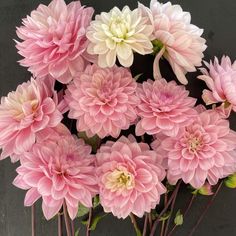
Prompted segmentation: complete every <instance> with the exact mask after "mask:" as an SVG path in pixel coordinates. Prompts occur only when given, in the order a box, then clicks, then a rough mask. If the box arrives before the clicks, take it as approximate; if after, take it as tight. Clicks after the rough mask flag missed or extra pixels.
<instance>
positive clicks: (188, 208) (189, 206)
mask: <svg viewBox="0 0 236 236" xmlns="http://www.w3.org/2000/svg"><path fill="white" fill-rule="evenodd" d="M195 198H196V195H195V194H192V197H191V198H190V201H189V203H188V205H187V208H186V209H185V211H184V214H183V218H185V216H186V215H187V214H188V211H189V210H190V208H191V206H192V205H193V201H194V199H195ZM176 227H177V225H174V227H173V228H172V229H171V231H170V232H169V234H168V236H171V235H172V234H173V233H174V231H175V229H176Z"/></svg>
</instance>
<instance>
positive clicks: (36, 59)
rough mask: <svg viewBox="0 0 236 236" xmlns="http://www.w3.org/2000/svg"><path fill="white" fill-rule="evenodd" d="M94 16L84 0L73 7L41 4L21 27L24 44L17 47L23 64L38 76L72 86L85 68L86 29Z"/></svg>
mask: <svg viewBox="0 0 236 236" xmlns="http://www.w3.org/2000/svg"><path fill="white" fill-rule="evenodd" d="M92 14H93V9H92V8H91V7H89V8H85V7H83V6H81V4H80V1H74V2H71V3H70V4H69V5H66V3H65V2H64V0H53V1H52V2H51V3H50V4H49V5H48V6H45V5H43V4H40V5H39V7H38V8H37V10H34V11H32V13H31V15H30V16H27V18H25V19H23V21H22V24H23V26H21V27H19V28H17V31H16V33H17V35H18V37H19V38H20V39H21V40H22V42H17V45H16V47H17V49H18V50H19V54H20V55H22V56H23V57H24V59H22V60H21V61H20V64H21V65H22V66H25V67H29V71H30V72H32V73H33V74H34V76H35V77H40V78H41V77H44V76H46V75H48V74H50V75H51V76H52V77H54V78H55V79H56V80H58V81H60V82H61V83H68V82H69V81H70V80H71V79H72V78H73V77H74V76H75V74H76V73H77V72H78V71H82V70H83V69H84V64H85V63H86V62H85V58H86V55H87V53H86V48H87V45H88V41H87V38H86V29H87V27H88V25H89V24H90V21H91V18H92Z"/></svg>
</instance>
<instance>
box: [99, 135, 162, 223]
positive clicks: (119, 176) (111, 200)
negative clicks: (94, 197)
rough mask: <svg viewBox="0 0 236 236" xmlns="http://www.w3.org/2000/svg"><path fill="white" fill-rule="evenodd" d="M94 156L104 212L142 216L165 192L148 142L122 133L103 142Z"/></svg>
mask: <svg viewBox="0 0 236 236" xmlns="http://www.w3.org/2000/svg"><path fill="white" fill-rule="evenodd" d="M96 157H97V176H98V185H99V194H100V195H99V196H100V201H101V205H102V206H103V208H104V211H105V212H112V214H113V215H114V216H117V217H118V218H126V217H127V216H128V215H129V214H130V213H133V214H135V215H136V216H138V217H142V216H143V215H144V213H145V212H150V211H151V209H154V208H155V207H156V205H157V204H158V203H159V201H160V195H161V194H163V193H165V192H166V189H165V187H164V186H163V184H162V183H161V181H162V180H163V179H164V178H165V171H164V169H163V168H162V167H161V165H160V164H159V163H160V160H159V157H158V156H157V154H156V152H155V151H151V150H150V148H149V146H148V144H145V143H137V142H136V140H135V139H134V137H132V136H131V137H129V138H126V137H124V136H122V137H121V138H120V139H118V140H117V141H116V142H112V141H108V142H107V143H106V144H104V145H102V146H101V148H100V150H99V151H98V153H97V154H96Z"/></svg>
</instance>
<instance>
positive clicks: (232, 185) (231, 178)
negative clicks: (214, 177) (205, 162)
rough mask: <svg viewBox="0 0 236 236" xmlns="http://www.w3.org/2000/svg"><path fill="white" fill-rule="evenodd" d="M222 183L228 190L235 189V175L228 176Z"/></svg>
mask: <svg viewBox="0 0 236 236" xmlns="http://www.w3.org/2000/svg"><path fill="white" fill-rule="evenodd" d="M224 182H225V185H226V186H227V187H228V188H236V173H235V174H233V175H230V176H228V178H227V179H225V181H224Z"/></svg>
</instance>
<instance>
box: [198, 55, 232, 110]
mask: <svg viewBox="0 0 236 236" xmlns="http://www.w3.org/2000/svg"><path fill="white" fill-rule="evenodd" d="M206 65H207V67H208V69H209V72H208V71H207V70H206V69H204V68H202V69H201V71H202V73H203V75H200V76H198V78H199V79H201V80H203V81H205V82H206V85H207V87H208V88H209V89H210V90H208V89H205V90H203V95H202V98H203V100H204V101H205V103H206V104H207V105H210V104H213V103H218V102H220V103H223V107H224V108H225V109H226V110H227V108H229V107H230V108H231V109H233V110H234V111H236V96H235V94H236V62H234V63H233V64H232V63H231V60H230V58H229V57H227V56H223V57H222V59H221V63H219V60H218V59H217V58H215V60H214V61H213V62H212V61H211V62H210V64H208V63H206ZM221 108H222V107H221Z"/></svg>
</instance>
